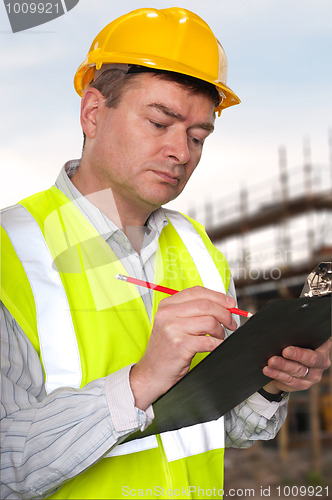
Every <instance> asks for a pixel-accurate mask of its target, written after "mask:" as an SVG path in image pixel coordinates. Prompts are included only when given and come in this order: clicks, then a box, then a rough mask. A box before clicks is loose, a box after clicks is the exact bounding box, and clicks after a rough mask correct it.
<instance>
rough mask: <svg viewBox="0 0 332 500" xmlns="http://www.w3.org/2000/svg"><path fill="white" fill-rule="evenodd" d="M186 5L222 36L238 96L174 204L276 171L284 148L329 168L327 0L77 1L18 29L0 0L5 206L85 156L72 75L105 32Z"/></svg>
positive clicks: (210, 196) (331, 64)
mask: <svg viewBox="0 0 332 500" xmlns="http://www.w3.org/2000/svg"><path fill="white" fill-rule="evenodd" d="M174 5H176V6H179V7H184V8H188V9H189V10H191V11H193V12H195V13H197V14H198V15H200V16H201V17H202V18H203V19H204V20H205V21H206V22H207V23H208V24H209V25H210V27H211V28H212V30H213V31H214V33H215V34H216V36H217V38H218V39H219V40H220V42H221V44H222V45H223V47H224V49H225V52H226V55H227V59H228V80H227V83H228V85H229V86H230V87H231V89H233V90H234V92H235V93H236V94H237V95H238V96H239V97H240V98H241V101H242V103H241V104H240V105H238V106H234V107H232V108H229V109H226V110H225V111H224V112H223V113H222V116H221V118H218V119H217V122H216V130H215V132H214V134H212V136H211V137H209V139H208V140H207V142H206V144H205V146H204V148H205V150H204V152H203V158H202V160H201V163H200V165H199V166H198V168H197V170H196V171H195V173H194V174H193V176H192V178H191V179H190V181H189V184H188V186H187V187H186V189H185V191H184V192H183V193H182V195H181V196H180V197H179V198H178V199H177V200H176V201H173V202H172V203H171V204H170V207H171V208H175V209H179V210H182V211H188V209H189V208H190V207H191V206H192V205H195V204H197V203H204V202H205V201H206V200H218V199H219V198H220V197H222V196H224V195H225V194H232V193H235V192H237V190H238V189H239V188H240V187H243V186H249V187H250V185H251V184H253V183H255V182H269V180H271V179H272V178H273V177H275V176H277V175H278V148H279V147H280V146H281V145H284V146H285V147H286V149H287V161H288V165H289V167H292V168H293V167H296V166H298V165H301V164H302V163H303V142H304V140H305V139H306V140H309V142H310V147H311V156H312V160H313V162H314V163H315V164H318V165H323V166H325V167H326V168H327V167H328V165H329V154H330V153H329V147H328V134H329V130H332V112H331V111H332V57H331V50H332V2H331V1H330V0H204V1H202V0H189V1H186V0H185V1H181V0H178V1H176V2H175V1H174V2H173V1H166V0H155V1H154V2H152V1H149V2H145V1H141V2H138V1H136V0H135V1H134V0H122V1H121V2H116V1H112V0H80V1H79V3H78V5H77V6H76V7H74V8H73V9H72V10H71V11H70V12H68V13H66V14H65V15H63V16H61V17H58V18H57V19H55V20H53V21H51V22H49V23H47V24H44V25H41V26H38V27H36V28H32V29H29V30H25V31H22V32H18V33H12V31H11V28H10V24H9V21H8V18H7V15H6V11H5V7H4V4H3V3H1V5H0V60H1V70H2V76H1V97H2V99H1V123H0V126H1V134H0V137H1V144H0V157H1V162H0V206H1V207H5V206H8V205H11V204H14V203H16V202H17V201H19V200H20V199H22V198H24V197H25V196H28V195H30V194H33V193H35V192H37V191H40V190H42V189H45V188H48V187H49V186H51V185H52V184H53V183H54V181H55V179H56V177H57V175H58V172H59V170H60V168H61V166H62V165H63V164H64V163H65V162H66V161H67V160H69V159H73V158H79V157H80V154H81V148H82V133H81V129H80V123H79V108H80V98H79V97H78V95H77V94H76V93H75V90H74V87H73V76H74V73H75V71H76V69H77V67H78V66H79V64H80V63H81V62H82V61H83V60H84V59H85V56H86V54H87V52H88V49H89V47H90V44H91V42H92V40H93V38H94V37H95V36H96V35H97V33H98V32H99V31H100V30H101V29H102V28H103V27H104V26H105V25H106V24H107V23H109V22H111V21H112V20H113V19H114V18H116V17H118V16H120V15H122V14H124V13H126V12H129V11H131V10H133V9H136V8H139V7H155V8H166V7H172V6H174Z"/></svg>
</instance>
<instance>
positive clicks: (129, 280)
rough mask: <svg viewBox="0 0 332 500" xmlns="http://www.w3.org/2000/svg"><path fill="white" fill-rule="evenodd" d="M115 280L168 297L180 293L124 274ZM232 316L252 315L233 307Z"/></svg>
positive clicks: (118, 275)
mask: <svg viewBox="0 0 332 500" xmlns="http://www.w3.org/2000/svg"><path fill="white" fill-rule="evenodd" d="M115 278H116V279H117V280H122V281H126V282H127V283H133V284H134V285H138V286H144V287H145V288H151V290H155V291H156V292H163V293H167V294H168V295H174V294H176V293H178V292H179V290H173V289H172V288H167V287H166V286H161V285H156V284H155V283H149V282H148V281H143V280H139V279H137V278H132V277H131V276H125V275H124V274H116V275H115ZM228 310H229V311H230V312H231V313H232V314H237V315H238V316H244V317H245V318H250V317H251V316H252V313H250V312H248V311H242V309H238V308H237V307H231V308H229V309H228Z"/></svg>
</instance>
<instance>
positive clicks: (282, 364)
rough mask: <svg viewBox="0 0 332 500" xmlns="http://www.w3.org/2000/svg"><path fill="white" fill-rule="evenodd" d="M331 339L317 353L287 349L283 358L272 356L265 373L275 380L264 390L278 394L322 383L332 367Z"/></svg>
mask: <svg viewBox="0 0 332 500" xmlns="http://www.w3.org/2000/svg"><path fill="white" fill-rule="evenodd" d="M331 345H332V343H331V339H329V340H327V341H326V342H324V344H322V345H321V346H320V347H318V348H317V349H316V350H315V351H313V350H311V349H303V348H301V347H293V346H289V347H286V348H285V349H284V350H283V351H282V356H272V357H271V358H270V359H269V360H268V364H267V366H265V367H264V368H263V373H264V375H266V376H267V377H270V378H272V379H273V380H272V381H271V382H269V383H268V384H267V385H266V386H265V387H264V389H265V390H266V391H267V392H270V393H273V394H277V393H278V392H280V391H285V392H294V391H303V390H305V389H309V388H310V387H312V386H313V385H314V384H317V383H318V382H320V380H321V378H322V375H323V372H324V371H325V370H326V369H327V368H328V367H329V366H330V365H331V360H330V352H331Z"/></svg>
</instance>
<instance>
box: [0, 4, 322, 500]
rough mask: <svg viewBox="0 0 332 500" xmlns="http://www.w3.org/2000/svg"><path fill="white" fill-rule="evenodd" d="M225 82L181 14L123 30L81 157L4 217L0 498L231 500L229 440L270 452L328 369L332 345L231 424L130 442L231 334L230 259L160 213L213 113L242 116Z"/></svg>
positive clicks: (87, 75)
mask: <svg viewBox="0 0 332 500" xmlns="http://www.w3.org/2000/svg"><path fill="white" fill-rule="evenodd" d="M225 79H226V60H225V55H224V52H223V50H222V47H221V46H220V44H219V43H218V42H217V40H216V39H215V37H214V35H213V34H212V32H211V30H210V29H209V27H208V26H207V25H206V24H205V23H204V22H203V21H202V20H201V19H200V18H198V17H197V16H196V15H194V14H192V13H191V12H189V11H186V10H184V9H177V8H173V9H165V10H160V11H158V10H155V9H140V10H138V11H134V12H132V13H130V14H127V15H125V16H122V17H121V18H119V19H117V20H115V21H114V22H113V23H111V24H110V25H108V26H106V28H104V30H103V31H102V32H101V33H100V34H99V35H98V36H97V38H96V39H95V40H94V42H93V44H92V46H91V49H90V52H89V54H88V56H87V59H86V61H85V62H84V63H83V64H82V65H81V66H80V68H79V69H78V71H77V73H76V75H75V87H76V89H77V91H78V92H79V94H81V95H82V106H81V124H82V129H83V132H84V136H85V144H84V149H83V154H82V158H81V160H80V161H72V162H68V163H67V164H66V166H65V168H64V169H63V170H62V171H61V173H60V176H59V178H58V180H57V182H56V186H53V187H52V188H51V189H50V190H47V191H45V192H43V193H38V194H37V195H34V196H32V197H30V198H28V199H26V200H23V202H21V203H20V204H19V205H17V206H15V207H13V208H10V209H7V210H6V211H4V212H3V215H2V224H3V227H4V231H3V236H2V238H3V245H2V246H3V251H4V257H3V264H4V266H3V271H2V273H3V288H2V300H3V304H2V317H1V322H2V324H1V326H2V332H3V349H2V355H3V358H4V361H3V367H2V370H3V402H4V404H3V411H4V418H3V423H2V433H3V460H2V467H3V473H2V480H3V493H2V495H3V496H2V498H32V497H43V496H44V497H45V496H48V497H49V498H123V497H128V496H129V497H131V498H135V497H144V498H156V497H158V498H169V497H174V498H176V497H177V498H181V497H182V498H188V497H192V498H202V497H203V498H204V497H210V496H211V491H213V495H214V496H215V497H217V498H220V496H221V490H222V487H223V483H222V479H223V450H224V446H225V442H224V441H225V435H226V446H232V445H233V446H238V447H247V446H249V445H250V444H251V443H252V442H253V441H255V440H257V439H269V438H272V437H273V436H274V435H275V434H276V432H277V430H278V429H279V427H280V425H281V424H282V422H283V421H284V419H285V416H286V401H287V397H286V396H285V392H291V391H294V390H301V389H307V388H309V387H310V386H311V385H313V383H315V382H317V381H318V380H319V379H320V377H321V374H322V372H323V370H324V369H326V368H327V367H328V365H329V347H330V346H329V343H326V344H324V346H322V347H321V348H319V349H317V350H316V351H310V350H303V349H299V348H292V347H289V348H287V349H285V350H284V352H283V357H274V358H271V359H270V360H269V363H268V366H267V367H265V368H264V373H265V374H266V375H267V376H269V377H270V378H271V379H273V380H272V381H271V382H270V383H268V384H267V385H266V386H265V388H264V390H263V392H262V393H261V394H258V393H257V394H254V395H252V396H251V397H250V398H248V400H246V401H244V402H243V403H241V404H240V405H239V406H238V407H237V408H235V409H234V410H232V411H231V412H230V413H229V414H227V415H226V418H225V423H224V419H223V418H220V419H219V420H217V421H213V422H207V423H205V424H200V425H197V426H193V427H189V428H185V429H179V430H176V431H172V432H168V433H164V434H161V435H157V436H149V437H146V438H142V439H136V440H134V441H129V442H125V443H124V442H123V441H124V440H125V438H127V437H128V436H130V435H131V434H132V433H134V432H136V431H137V430H139V429H141V430H143V429H145V428H146V426H148V425H149V423H151V421H152V419H153V409H152V406H151V405H152V403H153V402H154V401H155V400H156V399H157V398H158V397H159V396H161V395H162V394H164V393H165V392H166V391H167V390H168V389H169V388H170V387H172V386H173V385H174V384H175V383H176V382H177V381H178V380H180V379H181V378H182V377H183V376H184V375H185V374H186V373H187V372H188V370H189V369H190V367H192V366H193V365H194V364H197V363H198V362H199V361H200V360H201V359H202V357H203V356H204V355H206V353H208V352H210V351H212V350H213V349H215V347H217V346H218V345H220V343H221V342H222V341H223V339H224V338H225V331H226V332H227V331H228V332H229V331H233V330H234V329H235V328H236V327H237V324H236V321H235V319H234V318H233V317H232V315H231V314H230V312H229V310H228V309H229V308H230V307H232V306H234V305H235V298H234V289H233V282H232V281H231V279H230V276H229V269H228V266H227V263H226V261H225V259H224V257H223V256H222V255H221V254H220V253H219V252H218V251H217V250H216V249H215V248H214V247H213V245H212V244H211V242H210V241H209V240H208V238H207V236H206V234H205V232H204V230H203V229H202V227H201V226H200V225H199V224H197V223H196V222H195V221H191V220H189V219H187V218H186V217H184V216H182V215H180V214H178V213H176V212H172V211H169V210H165V209H163V208H161V206H162V205H163V204H165V203H167V202H168V201H170V200H172V199H174V198H176V197H177V196H178V195H179V194H180V192H181V191H182V190H183V188H184V187H185V185H186V183H187V181H188V179H189V177H190V175H191V174H192V172H193V171H194V169H195V168H196V166H197V164H198V162H199V160H200V157H201V153H202V148H203V144H204V141H205V139H206V138H207V137H208V136H209V135H210V134H211V132H212V131H213V128H214V121H215V112H216V111H217V112H219V111H221V110H222V109H224V108H226V107H228V106H230V105H232V104H236V103H238V102H239V99H238V98H237V97H236V96H235V94H234V93H233V92H232V91H231V90H230V89H229V88H228V87H227V86H226V84H225ZM117 273H120V274H132V275H135V276H136V277H138V278H144V279H148V280H149V281H155V282H157V283H161V284H163V285H166V286H170V287H172V288H177V289H179V290H181V292H180V293H178V294H176V295H174V296H172V297H167V298H164V296H163V294H161V293H157V292H156V293H153V292H151V290H148V291H147V290H145V289H138V288H137V289H136V288H135V287H134V286H132V285H129V284H126V283H123V282H119V281H117V280H115V279H114V276H115V274H117ZM207 334H208V335H207Z"/></svg>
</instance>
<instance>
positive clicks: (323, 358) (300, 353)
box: [282, 340, 331, 369]
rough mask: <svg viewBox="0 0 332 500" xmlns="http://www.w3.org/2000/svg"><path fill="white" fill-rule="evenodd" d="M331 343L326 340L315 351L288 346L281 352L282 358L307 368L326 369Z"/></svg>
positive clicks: (328, 362)
mask: <svg viewBox="0 0 332 500" xmlns="http://www.w3.org/2000/svg"><path fill="white" fill-rule="evenodd" d="M330 348H331V342H330V340H328V341H327V342H325V343H324V344H322V345H321V346H320V347H318V348H317V349H316V350H312V349H304V348H301V347H295V346H289V347H286V348H285V349H284V350H283V351H282V355H283V357H284V358H287V359H290V360H294V361H297V362H299V363H301V364H303V365H305V366H308V367H309V368H310V367H311V368H322V369H326V368H328V367H329V366H330V359H329V352H330Z"/></svg>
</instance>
